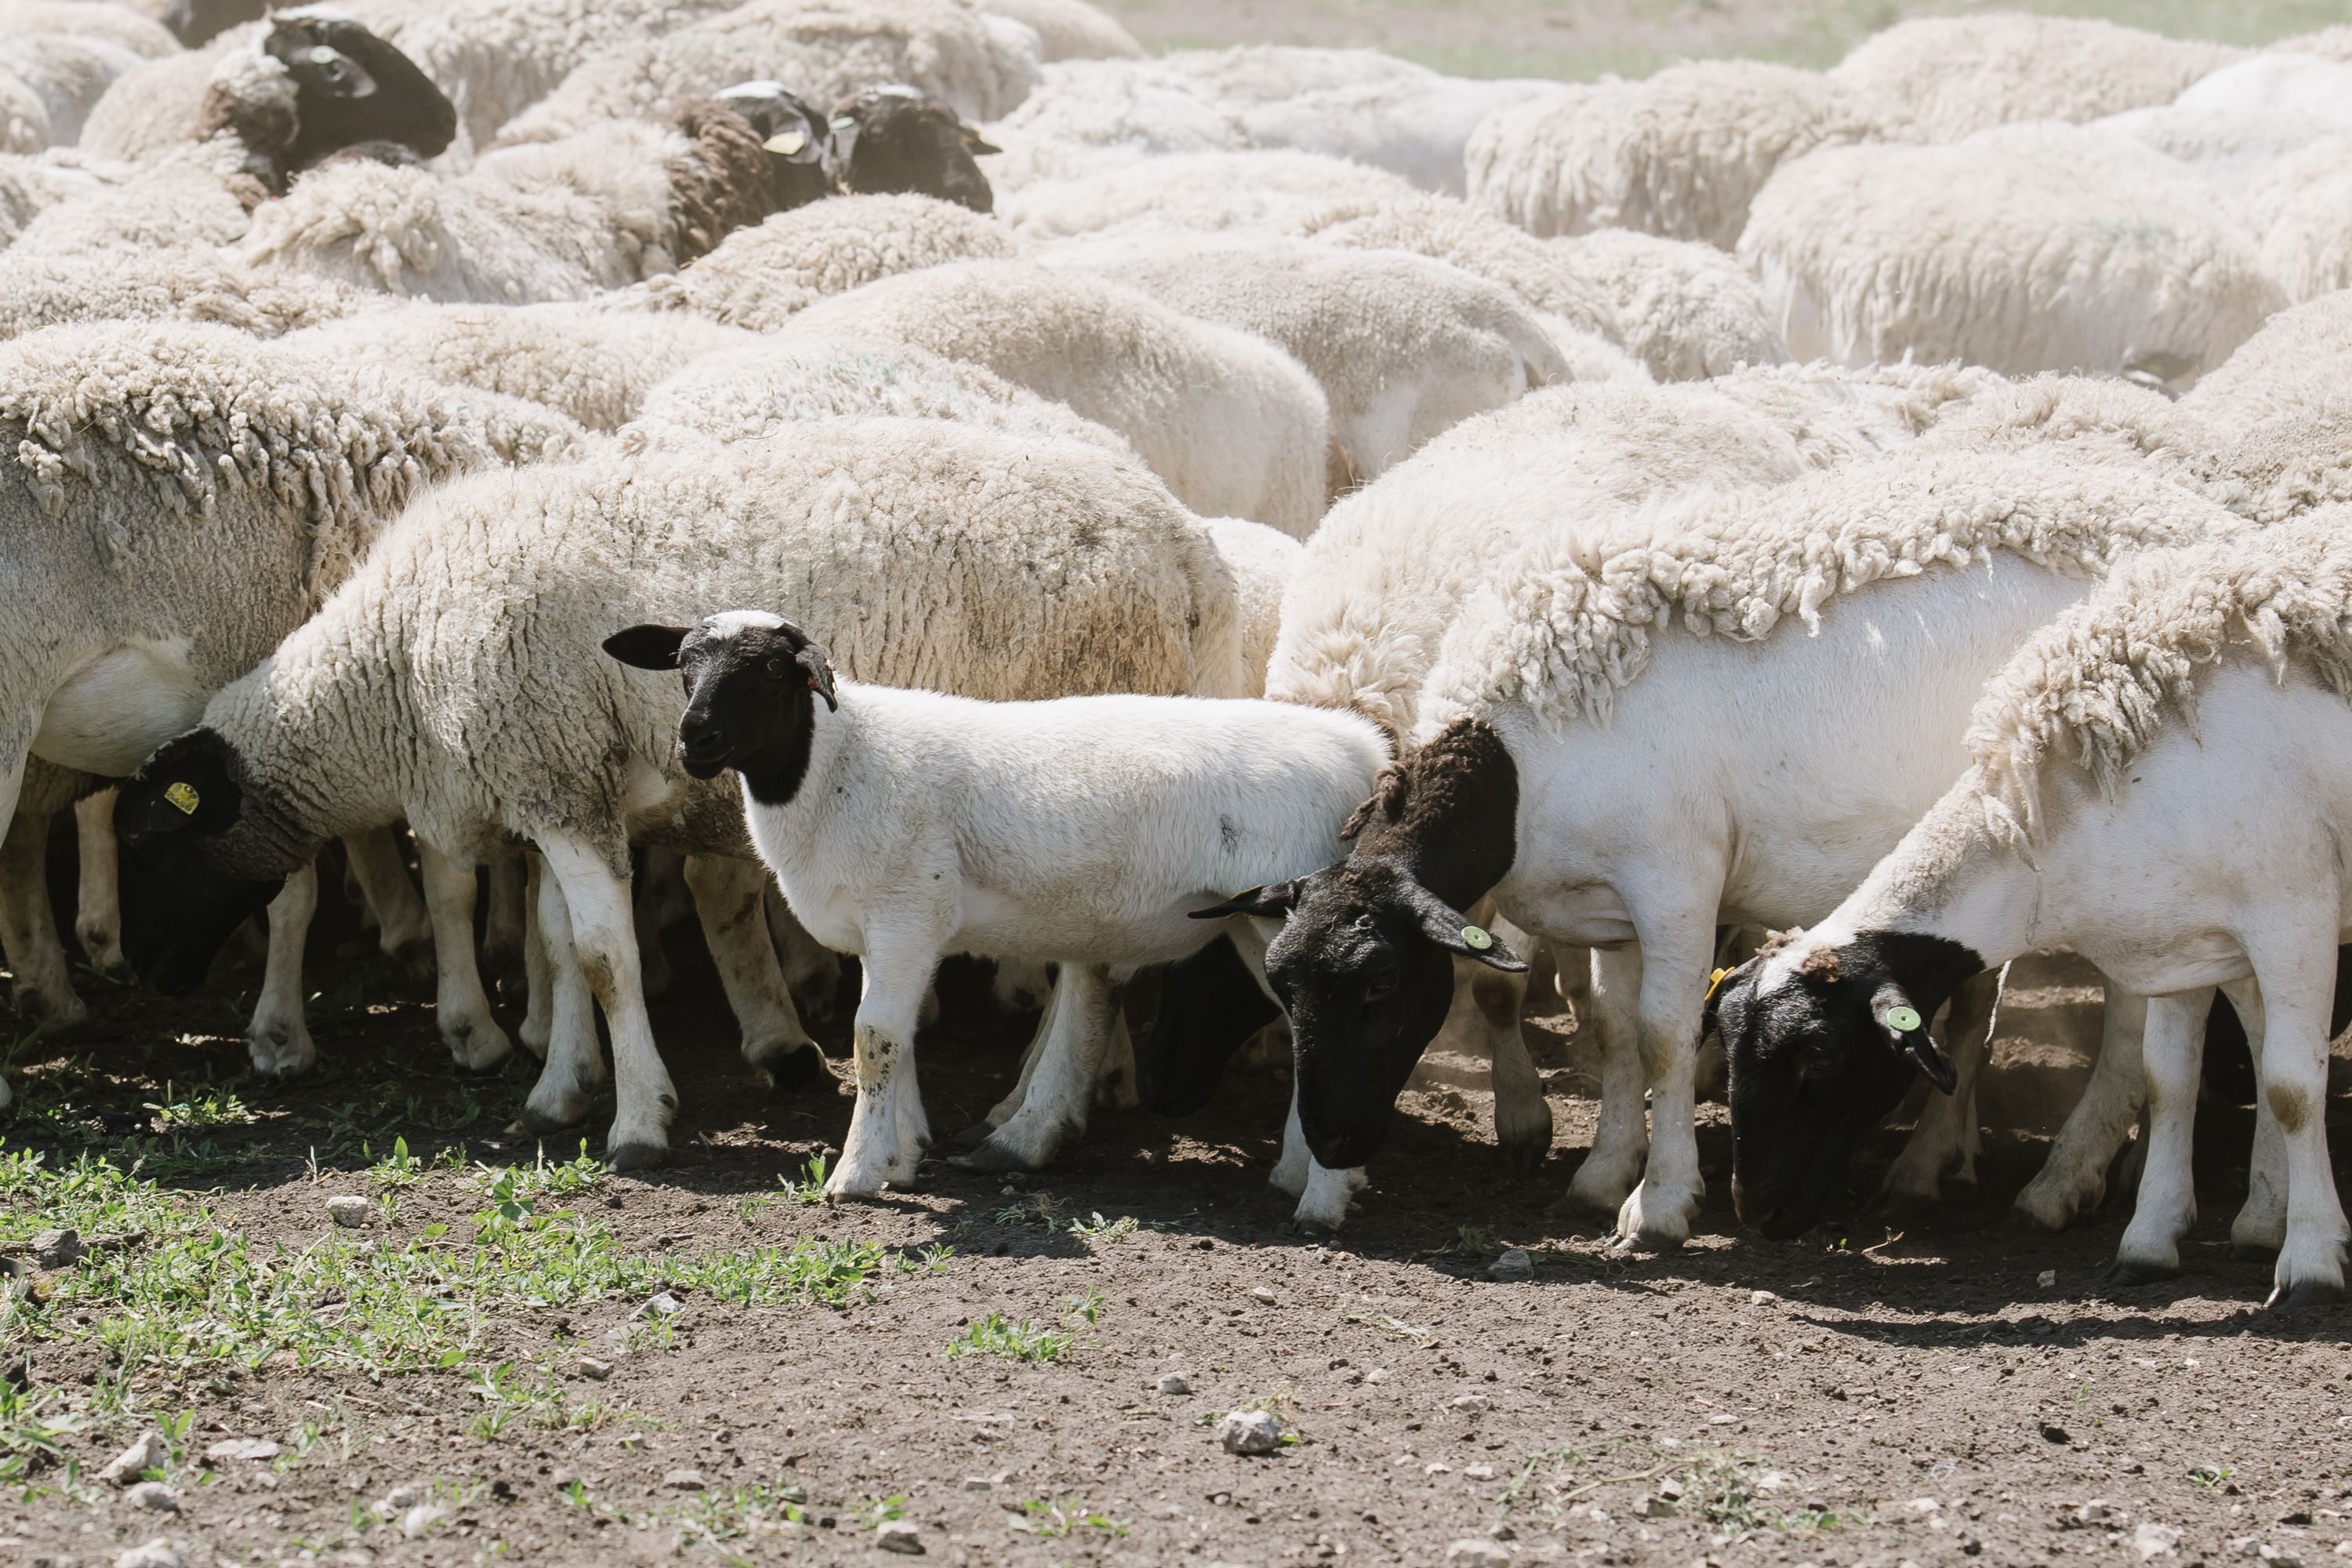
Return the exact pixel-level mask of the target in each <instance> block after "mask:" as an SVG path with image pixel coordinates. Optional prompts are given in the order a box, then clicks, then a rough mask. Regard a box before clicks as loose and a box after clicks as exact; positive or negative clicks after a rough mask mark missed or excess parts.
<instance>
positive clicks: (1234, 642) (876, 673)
mask: <svg viewBox="0 0 2352 1568" xmlns="http://www.w3.org/2000/svg"><path fill="white" fill-rule="evenodd" d="M853 489H854V490H855V492H856V494H857V495H858V496H859V498H860V504H859V505H858V506H857V507H856V508H855V509H853V510H854V512H855V515H851V514H849V513H845V512H844V511H843V510H841V506H840V497H841V496H842V495H843V494H845V493H848V492H849V491H850V490H853ZM754 597H756V598H760V599H762V600H765V601H768V602H771V603H782V604H784V605H788V606H790V607H793V609H794V610H795V612H796V613H806V612H807V610H808V609H820V608H821V609H822V610H823V611H824V613H825V614H827V615H828V616H832V617H833V618H834V621H835V625H836V626H838V627H839V634H838V641H837V644H836V648H835V651H836V654H837V656H838V657H839V658H840V659H841V661H842V664H843V667H844V668H845V669H859V670H863V671H866V673H867V674H868V675H870V676H873V677H876V678H881V679H890V680H893V681H897V682H900V683H903V684H907V685H911V686H925V687H931V688H940V689H963V690H964V691H966V692H971V693H977V694H982V695H986V696H991V697H998V698H1023V697H1031V696H1041V695H1061V694H1065V693H1072V692H1083V691H1100V690H1106V689H1108V690H1120V689H1129V690H1145V691H1160V692H1188V691H1201V692H1203V693H1208V694H1214V695H1224V694H1230V693H1232V692H1234V691H1235V690H1237V689H1238V688H1239V687H1240V685H1241V683H1242V681H1243V679H1244V676H1243V672H1242V669H1241V651H1240V646H1239V628H1238V626H1236V624H1235V619H1234V596H1233V587H1232V584H1231V581H1230V578H1229V576H1228V574H1227V573H1226V571H1225V568H1224V565H1223V562H1222V561H1220V560H1219V559H1218V557H1217V555H1216V552H1215V551H1214V550H1213V548H1212V546H1211V543H1210V541H1209V540H1208V539H1207V537H1206V536H1205V535H1204V534H1202V531H1201V530H1200V528H1199V526H1198V525H1197V524H1196V523H1195V522H1194V521H1192V519H1191V518H1190V517H1189V516H1187V515H1186V514H1185V513H1184V512H1183V510H1182V509H1181V508H1179V507H1177V506H1175V505H1174V504H1173V503H1172V502H1171V500H1169V499H1168V497H1167V494H1166V492H1165V490H1164V489H1161V487H1160V485H1159V484H1158V482H1157V481H1155V480H1153V479H1150V477H1149V476H1148V475H1147V474H1145V473H1144V472H1143V471H1142V470H1141V469H1140V468H1139V467H1136V466H1135V465H1133V464H1131V463H1122V462H1121V461H1119V460H1118V459H1117V458H1112V457H1111V456H1109V455H1108V454H1106V453H1104V452H1103V451H1101V450H1100V449H1099V448H1096V447H1084V446H1080V445H1077V444H1076V443H1072V442H1064V441H1050V440H1046V441H1039V440H1028V441H1024V440H1019V439H1016V438H1013V437H1007V436H1004V435H1001V434H998V433H996V432H993V431H988V430H982V429H978V428H975V427H973V426H970V425H967V424H962V423H959V422H956V421H950V420H894V419H865V420H824V421H815V422H811V423H809V424H807V425H805V426H801V427H798V428H796V429H794V430H793V432H792V433H791V436H790V438H789V439H786V440H774V441H740V442H735V443H733V444H731V445H726V446H719V445H717V444H710V443H705V444H700V445H698V446H696V447H693V448H691V449H688V450H682V451H678V452H670V453H639V454H624V455H614V456H612V457H607V458H595V459H591V460H589V461H587V462H584V463H580V464H574V465H570V466H567V467H562V468H532V469H521V470H518V471H516V472H515V473H513V474H510V475H505V474H502V475H495V476H492V475H485V476H478V477H476V478H474V479H468V480H467V481H465V482H462V483H458V484H453V485H448V486H444V487H442V488H440V489H436V490H435V491H433V492H431V493H430V494H429V495H427V496H426V497H425V498H424V499H422V500H419V501H418V502H416V503H415V504H414V505H412V506H411V507H410V508H409V510H408V512H407V514H406V516H405V517H404V520H403V522H402V525H401V527H400V528H399V530H397V531H395V532H394V533H393V534H392V535H391V536H389V537H388V538H387V539H386V540H385V541H384V542H383V543H382V544H380V545H379V546H378V547H377V548H376V549H375V550H374V552H373V553H371V554H370V556H369V557H368V559H367V561H366V562H365V563H363V564H362V567H361V568H360V570H359V571H358V572H357V573H356V574H353V576H352V579H351V580H350V581H349V582H348V583H346V584H344V586H343V588H342V589H341V592H339V593H338V594H337V595H335V597H334V598H333V599H331V601H330V602H329V603H328V604H327V605H325V606H324V607H323V608H322V609H321V610H320V613H319V615H318V616H316V617H315V618H314V619H312V620H311V621H310V623H309V624H308V625H306V626H303V627H302V628H301V629H300V630H299V631H297V632H295V633H294V634H293V635H292V636H291V637H288V638H287V640H286V641H285V642H284V644H283V645H281V646H280V647H279V648H278V651H277V653H276V654H275V656H274V657H272V658H270V659H269V660H268V662H267V663H265V664H263V665H262V666H261V667H260V668H257V669H256V670H254V671H253V672H252V673H251V674H250V675H248V676H247V677H246V678H245V679H241V680H239V681H237V682H236V683H234V684H232V685H230V686H229V687H228V688H227V689H225V690H223V691H222V692H220V693H219V694H218V695H216V696H215V697H214V698H213V700H211V701H210V702H209V703H208V704H207V705H206V706H205V710H204V727H203V728H201V729H199V730H197V731H194V732H193V733H192V734H189V735H185V736H183V737H182V738H181V739H179V740H177V741H175V742H173V743H172V744H171V745H170V746H167V747H165V748H164V749H163V751H161V752H158V753H157V754H156V755H154V756H153V757H152V758H150V759H149V760H148V762H147V763H146V764H145V765H144V767H143V769H142V773H141V775H140V777H139V778H138V779H137V780H134V781H133V782H132V783H131V784H126V785H125V786H123V793H122V797H121V803H120V804H119V805H118V806H117V808H116V815H117V821H118V823H119V824H121V826H122V827H123V829H124V833H123V847H122V854H123V858H124V864H125V866H126V868H129V870H130V871H131V875H128V876H126V878H125V880H124V887H125V901H124V909H123V919H124V942H125V946H126V948H127V949H128V950H129V951H130V952H131V958H132V962H133V963H134V964H135V965H136V966H137V967H138V968H139V969H140V971H141V973H142V975H143V976H147V977H149V978H150V979H151V981H153V982H159V983H162V984H166V985H171V984H184V983H185V982H186V980H187V977H188V976H190V975H200V974H201V973H202V972H203V969H204V967H205V965H206V964H207V963H209V962H210V959H211V956H212V953H213V952H214V951H215V950H216V949H217V947H218V945H219V943H220V941H221V940H222V937H223V933H224V932H225V931H226V930H227V929H229V928H231V927H233V926H234V925H235V923H236V920H237V919H242V918H243V916H242V912H241V911H244V910H249V909H250V908H252V907H253V906H255V905H256V904H257V903H258V902H259V901H260V900H264V899H267V898H269V897H271V896H273V895H274V894H275V893H276V891H277V889H278V879H280V878H282V877H284V876H285V875H286V874H287V873H288V872H289V870H290V869H291V868H294V867H297V866H299V865H301V864H303V863H304V862H305V861H306V860H307V858H308V857H309V856H310V854H311V853H312V852H313V850H314V849H315V847H316V846H317V844H318V843H319V842H320V841H322V840H323V839H324V838H326V837H330V836H331V835H333V834H336V833H339V832H347V831H352V830H353V829H356V828H359V827H362V826H373V825H374V824H377V823H382V822H388V821H390V820H392V819H394V817H402V816H404V817H405V818H406V819H407V821H408V822H409V823H410V825H411V826H412V828H413V829H414V831H415V834H416V837H417V839H418V842H419V844H420V846H423V847H428V848H429V849H430V850H431V851H432V854H430V855H428V856H425V865H426V870H427V879H426V900H427V903H428V905H429V906H430V907H431V908H432V910H433V916H434V921H435V931H436V938H440V939H444V940H441V941H440V942H439V946H440V950H441V952H443V953H444V954H448V953H451V952H457V951H458V950H459V949H460V948H461V947H462V946H463V945H464V940H465V939H464V938H462V937H461V936H459V934H458V933H459V931H465V932H470V931H471V929H472V926H471V918H472V917H471V895H470V891H469V889H471V887H472V879H471V877H470V876H469V875H466V874H465V873H467V871H468V870H469V868H471V867H472V866H474V865H476V864H478V863H479V862H480V861H482V860H485V859H491V858H503V857H504V856H507V855H509V854H511V853H512V852H513V850H514V849H515V847H517V845H518V841H521V840H527V841H529V843H530V844H531V845H532V846H533V847H536V849H537V850H538V851H539V852H540V854H541V856H542V857H543V858H544V860H545V864H546V868H547V870H548V871H549V872H550V873H551V875H549V876H547V877H545V878H543V879H542V887H541V892H542V897H541V907H540V913H541V930H542V934H543V936H544V938H545V942H546V946H547V949H548V952H549V955H550V957H551V960H552V961H553V962H554V963H557V964H558V965H559V966H561V967H562V973H559V974H558V975H556V976H555V978H554V980H553V983H552V984H551V992H552V994H553V996H554V999H555V1004H556V1005H555V1016H554V1018H553V1020H552V1038H551V1042H550V1044H549V1047H548V1065H547V1068H546V1069H545V1070H544V1072H543V1073H542V1074H541V1079H540V1081H539V1084H538V1086H537V1087H536V1088H535V1089H533V1090H532V1094H531V1098H530V1103H529V1106H528V1108H527V1110H526V1113H525V1121H526V1123H527V1124H528V1125H530V1126H531V1127H534V1128H537V1129H540V1130H541V1131H546V1130H551V1129H553V1128H556V1127H562V1126H568V1125H571V1124H572V1123H574V1122H577V1121H579V1120H580V1119H581V1117H582V1116H583V1114H584V1112H585V1110H586V1108H587V1104H588V1100H589V1097H590V1093H591V1091H592V1089H593V1086H594V1084H595V1082H596V1080H597V1079H598V1078H600V1077H601V1075H602V1058H601V1057H600V1055H599V1051H598V1046H597V1041H596V1032H595V1028H594V1026H593V1016H591V1015H589V1014H588V1013H586V1012H585V1011H584V1010H583V1009H582V1008H581V1007H579V1006H578V1005H576V1004H575V1003H574V1002H573V1001H571V1000H567V999H571V998H585V997H586V996H587V995H588V994H590V993H591V992H593V994H594V997H595V1000H596V1001H597V1002H598V1003H599V1004H601V1005H602V1006H603V1008H604V1015H605V1019H606V1022H607V1024H608V1025H609V1026H610V1029H611V1034H612V1038H613V1044H614V1050H613V1055H614V1065H615V1072H616V1077H617V1084H618V1089H619V1094H620V1110H619V1114H618V1117H617V1119H616V1121H615V1123H614V1129H613V1133H612V1138H611V1142H610V1143H609V1145H608V1149H607V1153H608V1157H609V1158H610V1159H611V1160H612V1161H613V1162H614V1164H615V1165H617V1166H619V1167H622V1168H629V1167H632V1166H635V1165H641V1164H648V1163H658V1162H659V1161H660V1160H661V1159H662V1158H663V1157H664V1154H665V1152H666V1150H667V1140H666V1134H665V1131H664V1128H665V1126H666V1125H667V1121H668V1119H669V1111H670V1110H671V1109H672V1108H674V1106H675V1104H676V1100H675V1096H674V1094H673V1093H672V1091H671V1089H670V1087H669V1081H668V1077H667V1073H666V1072H665V1071H664V1070H663V1068H662V1066H661V1060H660V1058H659V1055H658V1054H657V1052H656V1050H655V1048H654V1044H653V1038H652V1036H651V1033H650V1030H649V1026H648V1025H647V1022H646V1014H645V1010H644V1004H643V1000H642V996H641V994H640V992H639V982H638V974H637V952H636V947H635V935H634V931H633V920H632V916H631V911H630V907H629V899H628V896H627V889H626V879H627V875H628V867H629V845H630V842H631V841H632V840H633V839H635V840H636V841H638V842H642V843H646V844H650V845H654V846H656V847H668V848H672V849H676V850H678V851H680V852H683V853H687V854H688V855H690V856H693V857H698V858H716V859H713V860H711V861H710V862H709V870H710V871H711V872H712V873H713V874H714V875H717V876H719V877H720V878H721V879H722V880H725V881H726V882H727V886H728V887H729V888H731V889H735V890H737V891H741V890H742V889H745V888H748V890H749V895H750V896H751V898H752V899H753V901H754V902H755V903H756V900H757V894H758V889H759V883H760V877H759V873H758V870H757V868H756V866H753V865H750V864H748V863H746V862H743V861H729V860H727V859H726V858H727V857H735V856H748V854H749V853H750V845H749V844H748V843H747V842H746V841H745V839H744V837H743V832H744V829H743V819H742V813H741V808H740V805H739V797H738V795H737V794H736V792H735V791H734V790H733V789H731V788H721V787H717V786H712V785H709V784H698V783H696V782H694V781H691V780H689V779H688V777H686V775H684V774H683V773H680V772H679V771H678V769H677V758H676V756H675V752H674V748H673V745H672V742H671V729H672V724H673V721H674V719H675V715H676V712H677V686H676V685H675V683H674V682H675V677H670V678H667V679H653V678H652V677H649V676H635V675H629V674H626V673H625V672H624V671H623V670H622V669H621V668H619V667H618V666H616V665H614V664H613V663H612V662H611V661H609V660H607V659H605V658H604V656H603V655H602V654H601V653H600V652H598V651H597V649H598V644H599V641H600V640H601V639H602V638H603V637H606V636H608V635H610V634H611V633H612V632H613V631H614V630H617V629H618V628H620V627H622V626H629V625H632V624H635V623H637V622H639V621H643V620H646V619H648V618H658V619H671V620H675V619H678V618H691V616H692V615H693V614H694V613H695V612H694V611H693V610H691V609H690V608H689V606H694V605H705V604H708V603H709V602H711V601H712V600H714V599H715V600H717V601H718V602H720V603H728V602H740V601H742V600H744V599H748V598H754ZM394 672H396V679H395V678H394ZM183 784H184V785H187V786H188V787H189V788H190V789H192V790H193V791H194V800H195V801H196V803H197V805H198V809H197V810H196V811H195V812H194V813H183V812H181V811H178V810H176V809H174V808H173V805H171V804H170V803H169V801H168V799H167V798H166V797H167V795H168V794H169V792H170V790H171V789H172V788H173V787H174V786H177V785H183ZM183 798H187V797H186V796H184V797H183ZM730 865H734V866H740V868H741V873H743V874H748V882H746V881H745V880H744V878H743V875H742V874H738V873H729V872H728V871H727V868H728V866H730ZM692 868H693V866H692V862H689V873H690V874H691V872H692ZM730 878H731V879H730ZM732 907H733V905H732V904H731V903H729V902H727V901H725V900H719V899H717V898H713V899H710V900H703V899H700V898H699V897H698V908H699V909H700V910H701V911H702V913H703V915H704V921H705V924H704V931H705V935H706V937H708V938H709V941H710V942H711V945H712V948H713V952H714V953H715V954H716V955H717V956H718V957H719V966H720V972H721V975H722V978H724V979H726V980H727V981H728V991H729V996H730V1001H732V1002H733V1003H734V1004H735V1007H736V1012H737V1016H739V1017H740V1018H741V1019H743V1021H744V1047H745V1051H746V1054H747V1057H748V1058H749V1059H750V1060H751V1062H752V1064H753V1065H754V1066H755V1067H757V1068H761V1069H762V1070H763V1071H764V1070H771V1069H780V1070H782V1071H783V1072H784V1073H785V1074H786V1075H787V1076H793V1077H806V1076H809V1075H813V1074H814V1073H815V1072H817V1071H818V1070H819V1061H820V1058H818V1057H817V1055H816V1053H815V1051H814V1048H813V1047H810V1045H809V1042H808V1040H807V1037H806V1034H805V1032H804V1031H803V1030H802V1029H801V1027H800V1026H799V1022H798V1020H797V1018H796V1016H794V1015H793V1010H792V1006H791V1002H790V998H789V994H787V993H786V992H785V990H784V988H783V984H782V977H781V975H780V974H779V973H778V972H777V970H776V958H775V950H774V948H773V946H772V944H771V943H770V942H769V940H768V936H767V932H766V930H765V928H764V925H761V924H760V923H759V922H750V923H749V924H747V923H746V922H744V921H725V920H722V919H721V918H720V915H721V912H722V910H724V909H728V908H732ZM223 922H226V924H224V923H223ZM754 927H756V928H757V929H756V930H754V929H753V928H754ZM754 939H756V940H754ZM467 973H470V969H468V971H467ZM443 978H444V994H443V999H442V1010H443V1012H444V1013H445V1014H448V1015H457V1016H462V1017H463V1018H464V1019H465V1020H466V1025H467V1028H468V1030H469V1031H470V1032H471V1033H472V1034H474V1035H476V1036H478V1037H480V1038H482V1039H485V1040H496V1041H497V1042H499V1043H501V1044H502V1043H503V1037H502V1036H499V1035H498V1034H497V1026H496V1024H495V1023H494V1022H492V1021H491V1020H490V1018H489V1016H488V1005H487V1003H486V1002H485V1001H483V999H482V998H481V997H480V996H479V994H478V983H477V984H476V985H475V992H476V994H473V995H470V996H457V997H453V996H451V995H450V994H448V983H449V980H450V972H449V970H448V969H447V968H446V967H445V971H444V977H443ZM583 987H584V989H583ZM448 1028H449V1025H448V1024H447V1023H446V1021H445V1024H444V1029H445V1033H446V1032H447V1030H448Z"/></svg>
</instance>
